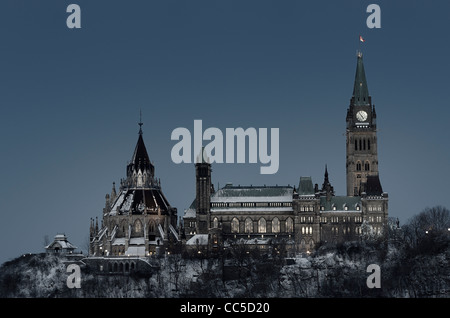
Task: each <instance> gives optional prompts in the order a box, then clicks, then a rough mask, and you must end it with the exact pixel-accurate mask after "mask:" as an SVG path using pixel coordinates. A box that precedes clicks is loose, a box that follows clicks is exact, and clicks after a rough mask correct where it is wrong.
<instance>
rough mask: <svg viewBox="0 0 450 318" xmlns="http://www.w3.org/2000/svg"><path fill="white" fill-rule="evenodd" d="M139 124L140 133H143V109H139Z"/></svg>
mask: <svg viewBox="0 0 450 318" xmlns="http://www.w3.org/2000/svg"><path fill="white" fill-rule="evenodd" d="M138 125H139V135H142V125H143V123H142V110H141V109H140V110H139V123H138Z"/></svg>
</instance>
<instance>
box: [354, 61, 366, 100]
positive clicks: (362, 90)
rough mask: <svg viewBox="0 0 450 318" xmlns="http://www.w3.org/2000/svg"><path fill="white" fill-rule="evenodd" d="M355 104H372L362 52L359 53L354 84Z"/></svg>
mask: <svg viewBox="0 0 450 318" xmlns="http://www.w3.org/2000/svg"><path fill="white" fill-rule="evenodd" d="M353 98H354V105H356V106H361V105H370V102H369V88H368V87H367V80H366V73H365V72H364V63H363V58H362V53H360V52H359V53H358V55H357V64H356V74H355V85H354V86H353Z"/></svg>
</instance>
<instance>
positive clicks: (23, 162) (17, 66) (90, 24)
mask: <svg viewBox="0 0 450 318" xmlns="http://www.w3.org/2000/svg"><path fill="white" fill-rule="evenodd" d="M71 3H77V4H78V5H80V7H81V26H82V28H81V29H77V30H72V29H68V28H67V26H66V18H67V16H68V15H69V14H68V13H66V8H67V6H68V5H69V4H71ZM370 3H376V4H378V5H380V8H381V29H369V28H367V26H366V18H367V16H368V15H369V14H368V13H366V8H367V6H368V5H369V4H370ZM449 12H450V4H449V3H448V1H443V0H442V1H424V0H423V1H360V0H352V1H288V0H281V1H264V0H246V1H242V0H239V1H232V0H222V1H210V0H207V1H206V0H205V1H200V0H195V1H180V0H173V1H167V0H164V1H162V0H161V1H100V0H97V1H83V0H74V1H61V0H45V1H43V0H39V1H30V0H27V1H24V0H3V1H1V3H0V35H1V36H0V39H1V41H0V52H1V53H0V54H1V55H0V56H1V64H0V105H1V110H2V112H1V114H2V115H1V117H0V120H1V125H0V134H1V139H0V140H1V141H0V146H1V157H0V167H1V168H0V178H1V179H0V180H1V185H0V193H1V196H0V198H1V200H0V211H1V213H2V221H1V223H0V224H1V225H0V235H1V236H0V239H1V242H3V244H2V246H3V248H2V253H1V256H0V262H3V261H5V260H8V259H11V258H14V257H16V256H18V255H20V254H22V253H26V252H41V251H43V238H44V236H45V235H48V236H49V237H50V239H52V238H53V236H54V235H55V234H57V233H59V232H64V233H66V234H67V235H68V237H69V240H70V241H71V242H72V243H73V244H75V245H77V246H78V247H80V248H81V249H83V250H86V242H87V240H88V235H89V222H90V218H91V217H96V216H97V217H99V218H101V212H102V208H103V206H104V197H105V194H106V193H108V192H110V191H111V187H112V182H113V181H115V182H116V183H118V182H119V180H120V178H123V177H125V168H126V164H127V161H128V160H130V159H131V156H132V154H133V150H134V147H135V144H136V142H137V138H138V129H139V127H138V125H137V123H138V121H139V111H140V109H142V116H143V118H142V119H143V122H144V126H143V131H144V140H145V142H146V145H147V149H148V152H149V155H150V158H151V159H152V160H153V161H154V164H155V167H156V175H157V177H159V178H160V179H161V183H162V187H163V192H164V193H165V195H166V197H167V198H168V200H169V202H170V203H171V204H172V205H173V206H175V207H177V208H178V211H179V215H182V214H183V211H184V209H186V208H187V207H188V206H189V205H190V204H191V202H192V200H193V198H194V195H195V188H194V185H195V179H194V178H195V174H194V166H193V164H180V165H176V164H174V163H173V162H172V161H171V157H170V152H171V148H172V147H173V146H174V144H175V142H174V141H172V140H171V139H170V135H171V132H172V131H173V130H174V129H175V128H177V127H186V128H188V129H189V130H191V132H193V124H194V119H201V120H202V121H203V127H204V129H206V128H208V127H217V128H219V129H221V130H222V131H223V132H225V128H236V127H243V128H248V127H255V128H279V129H280V168H279V170H278V173H277V174H274V175H261V174H260V173H259V168H260V164H252V165H249V164H220V165H219V164H216V165H213V177H212V178H213V182H214V184H215V186H216V187H217V185H218V184H220V185H221V186H223V185H225V183H227V182H233V183H234V184H242V185H243V184H246V185H248V184H253V185H257V184H279V185H287V184H290V185H298V181H299V178H300V176H311V177H312V178H313V182H314V183H319V184H321V183H322V182H323V173H324V167H325V164H327V165H328V171H329V176H330V181H331V183H332V185H333V186H334V188H335V190H336V193H337V194H339V195H345V192H346V186H345V137H344V133H345V116H346V111H347V107H348V105H349V100H350V98H351V94H352V89H353V80H354V76H355V68H356V50H357V49H358V48H359V47H361V49H362V51H363V54H364V63H365V70H366V76H367V81H368V86H369V93H370V95H371V96H372V101H373V103H374V104H375V105H376V109H377V115H378V122H377V123H378V128H379V131H378V153H379V170H380V179H381V182H382V186H383V190H385V191H386V192H388V193H389V196H390V201H389V204H390V206H389V214H390V216H394V217H398V218H399V219H400V221H401V222H402V223H403V222H406V221H407V220H408V218H409V217H411V216H413V215H414V214H416V213H419V212H420V211H421V210H422V209H424V208H425V207H427V206H434V205H444V206H446V207H449V208H450V196H449V195H448V182H449V181H448V180H450V169H449V168H448V164H449V162H450V147H449V137H450V133H449V130H448V128H447V126H448V116H449V115H450V109H449V108H450V107H449V106H450V103H449V101H448V91H449V87H450V86H449V84H450V80H449V78H448V73H449V70H450V63H449V60H448V57H449V56H450V52H449V51H450V49H449V48H450V46H449V44H448V38H449V37H448V31H449V30H450V19H448V16H449ZM359 34H362V35H363V36H364V38H365V39H366V42H365V43H363V44H362V45H360V43H359V42H358V36H359Z"/></svg>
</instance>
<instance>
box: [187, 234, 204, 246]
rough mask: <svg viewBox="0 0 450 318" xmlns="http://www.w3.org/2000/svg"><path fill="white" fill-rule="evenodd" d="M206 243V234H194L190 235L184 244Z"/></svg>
mask: <svg viewBox="0 0 450 318" xmlns="http://www.w3.org/2000/svg"><path fill="white" fill-rule="evenodd" d="M197 244H198V245H208V234H196V235H194V236H193V237H191V238H190V239H189V240H188V241H187V242H186V245H197Z"/></svg>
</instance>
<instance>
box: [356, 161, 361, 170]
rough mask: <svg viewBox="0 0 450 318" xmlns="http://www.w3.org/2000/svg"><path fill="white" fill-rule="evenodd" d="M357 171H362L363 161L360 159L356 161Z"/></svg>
mask: <svg viewBox="0 0 450 318" xmlns="http://www.w3.org/2000/svg"><path fill="white" fill-rule="evenodd" d="M356 171H361V162H360V161H358V162H357V163H356Z"/></svg>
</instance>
